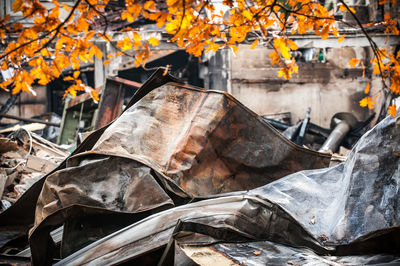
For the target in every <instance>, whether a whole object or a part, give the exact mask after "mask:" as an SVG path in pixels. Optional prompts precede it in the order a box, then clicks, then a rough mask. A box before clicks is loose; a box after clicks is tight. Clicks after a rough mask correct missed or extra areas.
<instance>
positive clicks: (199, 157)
mask: <svg viewBox="0 0 400 266" xmlns="http://www.w3.org/2000/svg"><path fill="white" fill-rule="evenodd" d="M399 131H400V119H399V118H398V117H397V118H392V117H388V118H386V119H385V120H383V121H382V122H381V123H379V124H378V125H377V126H376V127H374V128H373V129H372V130H370V131H368V132H367V133H366V134H364V135H363V136H362V137H361V139H360V140H359V141H358V142H357V144H356V145H355V147H354V148H353V149H352V151H351V152H350V154H349V156H348V158H347V159H346V160H345V162H343V163H340V164H338V165H336V166H334V167H328V165H329V163H330V159H331V156H330V155H329V154H325V153H320V152H317V151H313V150H310V149H306V148H303V147H301V146H298V145H296V144H294V143H293V142H291V141H290V140H288V139H287V138H285V137H284V136H283V135H281V134H280V133H279V132H278V131H277V130H276V129H275V128H273V127H272V126H271V125H270V124H269V123H268V122H266V121H264V119H263V118H261V117H259V116H258V115H256V114H255V113H253V112H252V111H250V110H249V109H247V108H246V107H245V106H243V105H242V104H241V103H240V102H238V101H237V100H235V99H234V98H233V97H231V96H230V95H229V94H226V93H223V92H216V91H207V90H202V89H198V88H193V87H191V86H188V85H185V84H182V83H179V82H177V80H175V79H174V78H172V77H171V76H168V75H167V76H164V75H163V71H162V70H159V71H156V73H155V74H154V75H153V76H152V77H151V78H150V79H149V80H148V81H147V82H146V83H145V84H144V85H143V86H142V87H141V88H140V89H139V90H138V91H137V92H136V94H135V95H134V96H133V98H132V100H131V102H130V103H129V104H128V105H127V108H126V109H125V111H124V112H123V113H122V115H121V116H120V117H119V118H118V119H116V120H115V121H114V122H112V123H110V124H108V125H106V126H105V127H103V128H101V129H99V130H96V131H94V132H93V133H92V134H90V135H89V136H88V137H87V138H85V140H84V141H83V142H82V144H81V145H79V146H78V147H77V149H76V150H75V151H74V152H73V153H72V154H71V156H70V157H68V158H67V160H64V161H63V162H62V163H60V164H59V165H58V166H57V167H56V169H54V170H51V171H50V172H49V173H48V174H46V175H45V176H44V177H42V178H40V180H39V181H37V182H36V183H35V184H33V185H32V187H31V188H30V189H28V190H27V191H26V192H25V194H24V195H23V197H21V198H20V199H19V200H18V201H17V202H16V203H15V204H14V205H13V206H11V207H9V208H8V209H7V210H5V211H4V212H2V213H0V240H1V241H0V244H1V245H2V246H1V247H0V251H1V252H2V253H3V254H7V255H11V254H12V255H14V256H13V257H12V258H13V259H14V260H17V261H18V260H19V261H20V262H21V263H22V262H26V257H30V258H31V259H32V262H33V264H35V265H50V264H54V263H56V264H57V265H83V264H91V265H116V264H121V263H127V264H133V265H153V264H154V265H155V264H158V265H165V264H168V265H172V264H179V265H188V264H192V265H193V264H194V263H199V264H214V263H212V262H211V261H212V260H210V259H211V258H213V256H208V255H210V254H211V255H215V257H218V256H217V255H216V254H222V255H223V256H222V257H221V256H219V258H216V259H217V260H222V259H225V260H227V261H225V262H226V263H228V264H248V265H254V264H257V263H263V264H265V263H267V264H268V263H270V264H285V263H288V264H303V263H310V264H318V263H326V264H328V265H329V264H332V265H336V263H345V262H346V261H347V262H348V263H352V264H355V265H357V264H363V263H368V262H392V263H396V262H399V261H400V257H399V256H398V255H397V254H399V251H400V242H399V239H400V238H399V236H400V227H399V226H398V225H399V224H400V217H399V215H398V213H400V212H399V206H400V202H399V199H400V197H399V185H398V184H400V168H399V165H400V157H399V156H398V154H399V151H400V134H399ZM22 143H25V146H26V141H25V142H22ZM28 143H29V142H28ZM32 146H34V145H33V144H32ZM26 148H27V147H25V149H24V150H25V151H26ZM28 148H29V146H28ZM28 150H29V149H28ZM24 154H26V153H23V155H22V156H24ZM29 154H30V153H29ZM31 156H32V154H31ZM33 156H38V154H36V153H35V154H33ZM23 158H24V157H23ZM41 158H43V156H41ZM60 159H61V158H60ZM15 165H16V164H15V163H14V164H13V166H12V167H15ZM27 165H28V162H26V163H25V164H24V166H25V167H26V166H27ZM10 168H11V167H10ZM37 169H40V170H41V171H42V170H43V171H44V169H45V168H43V166H42V167H38V168H37ZM41 171H38V172H41ZM32 224H33V227H32ZM10 228H12V230H11V229H10ZM10 230H11V231H10ZM28 230H29V235H28V236H27V235H26V232H27V231H28ZM27 237H28V238H27ZM27 239H29V244H28V241H27ZM9 250H12V251H13V252H12V253H11V252H9ZM202 254H207V256H206V257H207V258H208V260H204V259H205V258H204V257H205V256H203V255H202ZM384 254H385V255H384ZM328 255H329V256H328ZM8 258H10V257H8ZM221 263H222V262H221Z"/></svg>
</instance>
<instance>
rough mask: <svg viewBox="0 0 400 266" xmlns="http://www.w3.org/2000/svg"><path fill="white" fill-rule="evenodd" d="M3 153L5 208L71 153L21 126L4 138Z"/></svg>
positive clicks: (0, 188) (0, 178)
mask: <svg viewBox="0 0 400 266" xmlns="http://www.w3.org/2000/svg"><path fill="white" fill-rule="evenodd" d="M0 154H1V157H0V195H2V198H1V210H2V211H4V210H6V209H7V208H9V207H10V206H11V205H12V204H14V203H15V202H16V201H17V200H18V199H19V198H20V197H21V196H22V194H24V193H25V191H26V190H28V189H29V188H30V187H31V186H32V185H33V184H34V183H35V182H36V181H38V180H39V179H40V178H41V177H43V176H44V175H46V174H47V173H49V172H50V171H51V170H53V169H54V168H56V167H57V165H58V164H60V162H62V161H63V160H64V159H65V158H66V157H67V156H68V154H69V153H67V152H66V151H65V150H63V149H62V148H60V147H59V146H57V145H55V144H53V143H51V142H49V141H47V140H45V139H43V138H42V137H40V136H38V135H36V134H35V133H33V132H29V131H28V130H25V129H19V130H17V131H15V132H13V133H11V134H10V135H9V136H7V137H0Z"/></svg>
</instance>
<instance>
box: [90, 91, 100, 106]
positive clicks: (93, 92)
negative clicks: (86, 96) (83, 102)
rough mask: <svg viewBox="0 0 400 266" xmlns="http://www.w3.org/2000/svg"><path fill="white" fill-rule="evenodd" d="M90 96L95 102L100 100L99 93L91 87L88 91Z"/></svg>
mask: <svg viewBox="0 0 400 266" xmlns="http://www.w3.org/2000/svg"><path fill="white" fill-rule="evenodd" d="M90 96H91V97H92V99H93V101H95V102H96V103H98V102H99V101H100V97H99V94H98V93H97V92H96V91H95V90H93V89H91V91H90Z"/></svg>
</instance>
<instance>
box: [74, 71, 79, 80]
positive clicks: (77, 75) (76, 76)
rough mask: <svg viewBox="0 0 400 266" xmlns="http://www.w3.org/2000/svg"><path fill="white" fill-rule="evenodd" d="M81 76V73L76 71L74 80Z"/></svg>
mask: <svg viewBox="0 0 400 266" xmlns="http://www.w3.org/2000/svg"><path fill="white" fill-rule="evenodd" d="M80 74H81V72H80V71H74V74H73V77H74V79H77V78H78V77H79V75H80Z"/></svg>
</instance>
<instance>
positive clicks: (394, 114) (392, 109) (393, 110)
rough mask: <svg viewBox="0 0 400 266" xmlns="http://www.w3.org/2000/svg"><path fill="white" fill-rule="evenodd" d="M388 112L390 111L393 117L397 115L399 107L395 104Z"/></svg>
mask: <svg viewBox="0 0 400 266" xmlns="http://www.w3.org/2000/svg"><path fill="white" fill-rule="evenodd" d="M388 113H389V114H390V115H391V116H393V117H395V116H396V113H397V108H396V105H395V104H393V105H391V106H389V109H388Z"/></svg>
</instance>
